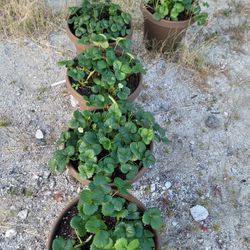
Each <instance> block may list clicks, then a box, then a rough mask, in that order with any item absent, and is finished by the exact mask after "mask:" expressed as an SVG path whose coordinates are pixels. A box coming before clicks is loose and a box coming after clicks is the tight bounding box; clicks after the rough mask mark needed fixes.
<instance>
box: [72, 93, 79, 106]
mask: <svg viewBox="0 0 250 250" xmlns="http://www.w3.org/2000/svg"><path fill="white" fill-rule="evenodd" d="M70 102H71V106H72V107H73V108H76V107H77V106H78V101H77V100H76V99H75V98H74V97H73V96H72V95H70Z"/></svg>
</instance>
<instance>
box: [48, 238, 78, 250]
mask: <svg viewBox="0 0 250 250" xmlns="http://www.w3.org/2000/svg"><path fill="white" fill-rule="evenodd" d="M74 245H75V241H74V240H64V239H63V238H61V237H59V238H57V239H55V240H54V241H53V244H52V250H80V248H74Z"/></svg>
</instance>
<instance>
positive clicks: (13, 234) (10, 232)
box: [5, 229, 17, 238]
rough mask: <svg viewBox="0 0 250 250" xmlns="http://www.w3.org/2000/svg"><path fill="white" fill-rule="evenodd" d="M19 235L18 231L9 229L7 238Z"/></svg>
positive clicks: (6, 234) (6, 233)
mask: <svg viewBox="0 0 250 250" xmlns="http://www.w3.org/2000/svg"><path fill="white" fill-rule="evenodd" d="M16 235H17V231H16V230H15V229H9V230H7V231H6V232H5V237H6V238H14V237H15V236H16Z"/></svg>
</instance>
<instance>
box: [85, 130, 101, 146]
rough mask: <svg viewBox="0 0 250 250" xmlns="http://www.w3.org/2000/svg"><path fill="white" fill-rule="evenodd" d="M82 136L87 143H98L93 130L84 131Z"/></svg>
mask: <svg viewBox="0 0 250 250" xmlns="http://www.w3.org/2000/svg"><path fill="white" fill-rule="evenodd" d="M83 138H84V140H85V141H86V142H87V143H89V144H93V143H98V139H97V136H96V134H95V133H94V132H85V133H84V137H83Z"/></svg>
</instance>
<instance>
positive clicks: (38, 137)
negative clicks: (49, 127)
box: [36, 129, 44, 140]
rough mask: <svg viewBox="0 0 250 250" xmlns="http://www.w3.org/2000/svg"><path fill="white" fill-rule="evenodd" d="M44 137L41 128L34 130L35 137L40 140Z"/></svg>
mask: <svg viewBox="0 0 250 250" xmlns="http://www.w3.org/2000/svg"><path fill="white" fill-rule="evenodd" d="M43 138H44V135H43V131H42V130H41V129H38V130H37V131H36V139H38V140H42V139H43Z"/></svg>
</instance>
